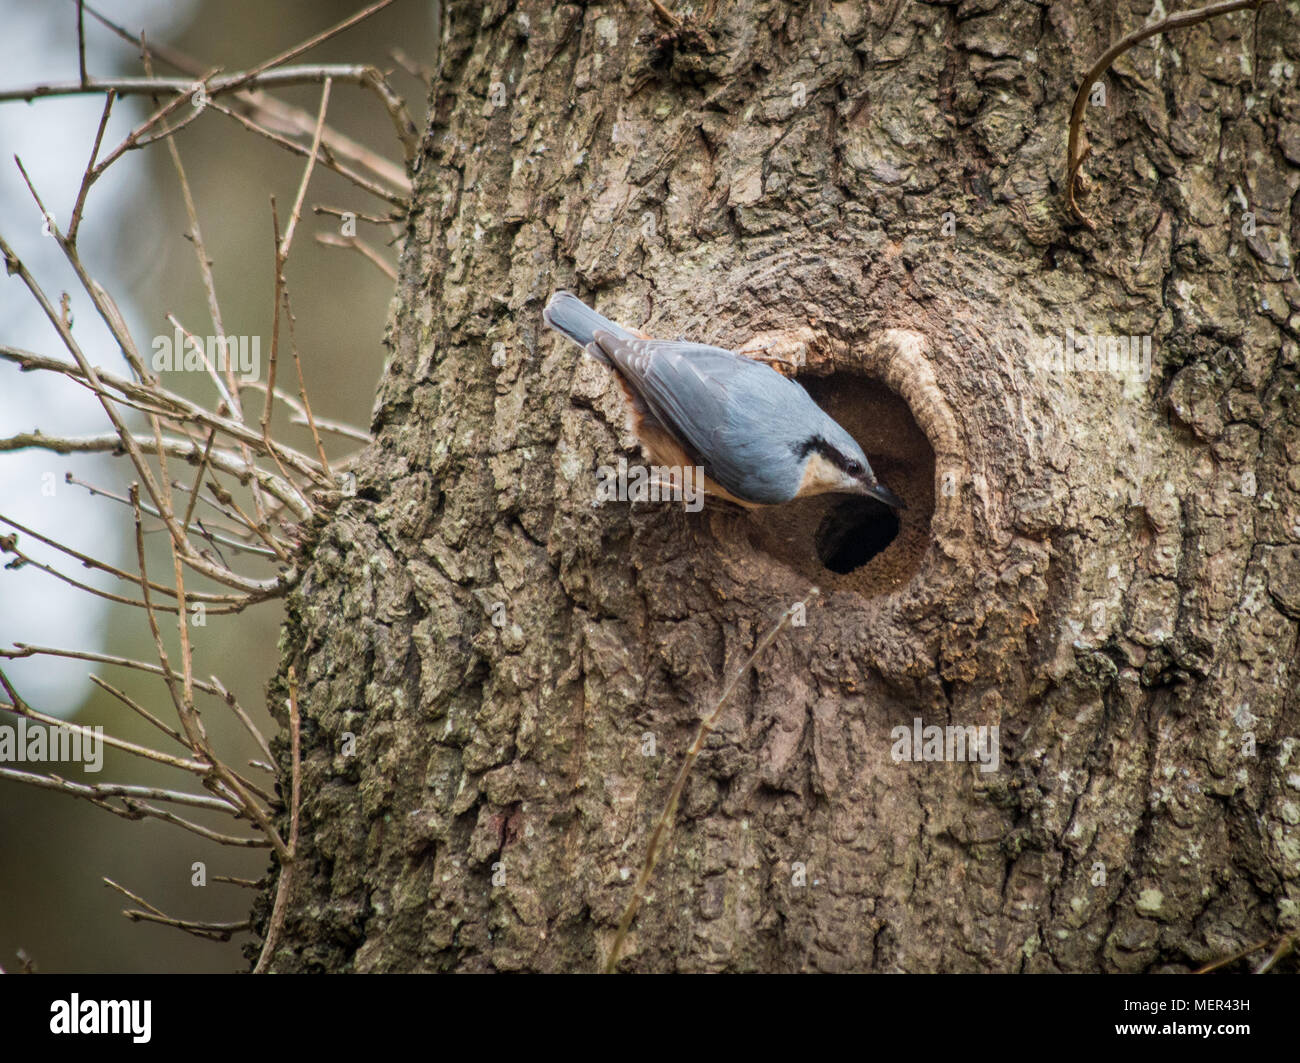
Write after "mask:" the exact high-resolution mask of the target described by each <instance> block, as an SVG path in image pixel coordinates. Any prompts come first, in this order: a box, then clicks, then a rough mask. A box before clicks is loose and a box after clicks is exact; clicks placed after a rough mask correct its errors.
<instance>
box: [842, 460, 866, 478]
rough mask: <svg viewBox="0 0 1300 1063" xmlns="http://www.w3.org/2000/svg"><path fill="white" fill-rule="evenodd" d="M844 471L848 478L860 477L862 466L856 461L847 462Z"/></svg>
mask: <svg viewBox="0 0 1300 1063" xmlns="http://www.w3.org/2000/svg"><path fill="white" fill-rule="evenodd" d="M844 471H845V472H847V473H848V474H849V475H850V476H861V475H862V464H861V463H860V462H856V461H849V462H847V463H846V464H845V466H844Z"/></svg>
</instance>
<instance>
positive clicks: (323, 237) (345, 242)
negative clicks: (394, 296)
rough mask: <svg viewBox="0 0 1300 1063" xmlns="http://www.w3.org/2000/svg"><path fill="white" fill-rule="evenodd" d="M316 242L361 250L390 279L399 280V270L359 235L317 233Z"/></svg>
mask: <svg viewBox="0 0 1300 1063" xmlns="http://www.w3.org/2000/svg"><path fill="white" fill-rule="evenodd" d="M316 242H317V243H319V244H325V245H326V246H327V247H350V248H351V249H352V250H353V251H357V252H359V253H360V254H361V255H363V256H365V257H366V258H368V259H369V260H370V261H371V262H372V263H374V265H375V266H376V267H377V268H378V270H379V272H380V273H382V274H383V275H384V276H385V277H387V278H388V279H389V280H390V281H395V280H397V270H396V269H395V268H394V267H393V266H392V265H391V264H389V262H388V261H386V260H385V258H384V256H383V255H381V254H380V253H379V252H378V251H376V250H375V249H374V248H373V247H371V246H370V245H369V244H368V243H366V242H365V241H364V240H362V239H360V238H359V237H356V236H339V235H338V234H337V233H317V234H316Z"/></svg>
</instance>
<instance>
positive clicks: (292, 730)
mask: <svg viewBox="0 0 1300 1063" xmlns="http://www.w3.org/2000/svg"><path fill="white" fill-rule="evenodd" d="M288 679H289V744H290V759H291V771H292V780H291V784H290V787H291V795H292V796H291V799H290V806H289V852H290V854H291V856H290V858H289V859H288V860H286V861H282V864H281V867H280V880H279V881H278V882H277V883H276V886H275V903H274V905H273V906H272V908H271V920H270V923H269V924H268V925H267V929H266V940H265V941H264V942H263V944H262V953H261V955H260V956H258V958H257V966H256V967H254V968H253V973H254V974H265V973H266V971H267V969H268V968H269V967H270V965H271V958H272V956H273V954H274V952H275V946H276V942H277V941H278V940H279V937H280V930H281V928H282V927H283V926H284V914H285V911H286V910H287V909H288V906H289V891H290V889H292V886H293V862H294V860H295V859H296V858H297V853H298V809H299V807H300V802H301V800H302V758H301V749H300V740H299V719H298V677H297V674H296V673H295V671H294V668H293V665H290V666H289V676H288Z"/></svg>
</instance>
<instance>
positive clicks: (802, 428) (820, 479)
mask: <svg viewBox="0 0 1300 1063" xmlns="http://www.w3.org/2000/svg"><path fill="white" fill-rule="evenodd" d="M542 319H543V320H544V321H545V322H546V323H547V324H548V325H549V326H550V327H551V328H553V329H555V330H556V331H557V332H561V333H563V334H564V335H565V336H567V337H569V339H571V340H573V342H574V343H576V344H578V345H579V346H580V347H582V348H583V349H584V350H585V351H586V352H587V353H588V354H589V355H591V356H592V357H593V358H595V359H596V360H597V361H600V362H603V363H604V364H605V365H607V366H610V367H611V368H612V369H613V370H614V372H615V373H616V374H617V376H618V382H619V383H620V384H621V385H622V387H623V392H624V394H625V395H626V396H627V401H628V403H629V405H630V406H631V407H632V412H633V415H634V419H635V427H636V434H637V438H638V439H639V440H640V442H641V446H642V447H643V449H644V450H645V451H646V453H647V455H648V456H649V458H650V460H651V461H652V462H654V463H655V464H659V465H667V466H670V467H673V468H687V467H691V466H697V465H698V466H701V467H703V469H704V473H705V482H704V485H703V486H704V490H706V491H707V492H709V493H711V494H715V495H719V496H721V497H723V498H726V499H729V500H730V501H732V502H737V503H739V504H740V505H742V506H746V507H753V506H765V505H767V506H770V505H777V504H779V503H781V502H789V501H790V500H791V499H794V498H803V497H806V496H808V495H820V494H825V493H827V492H831V491H842V492H845V493H848V494H855V495H866V497H868V498H874V499H877V500H879V501H881V502H884V503H885V504H886V505H888V506H894V507H895V508H899V509H901V508H903V500H902V499H901V498H899V497H898V496H897V495H896V494H894V493H893V492H892V491H890V490H889V488H887V487H885V486H883V485H882V484H880V483H879V482H878V481H877V480H876V476H875V474H874V473H873V472H872V471H871V464H870V462H868V461H867V456H866V454H864V453H863V452H862V448H861V447H860V446H858V443H857V441H856V440H855V439H854V438H853V437H852V436H851V435H849V433H848V432H846V431H845V430H844V429H843V428H841V427H840V426H839V425H838V424H836V423H835V421H833V420H832V419H831V418H830V417H829V416H828V415H827V413H826V412H825V411H824V410H823V409H822V408H821V407H820V406H818V405H817V403H815V402H813V400H812V398H811V397H810V396H809V394H808V392H806V391H805V390H804V389H803V388H802V387H801V386H800V385H799V384H798V383H796V382H795V381H793V380H790V379H789V378H787V377H784V376H782V375H781V374H780V373H778V372H777V371H776V370H775V369H772V368H771V367H770V366H766V365H764V364H763V363H762V362H757V361H754V360H753V359H751V358H745V357H743V356H742V355H739V354H736V353H735V352H733V351H728V350H726V349H724V348H722V347H707V346H705V345H704V344H700V343H686V342H684V341H677V342H672V341H668V340H654V339H650V338H649V337H648V336H644V335H641V334H638V333H635V332H632V331H631V330H630V329H626V328H623V326H621V325H616V324H615V323H614V322H612V321H610V320H609V319H608V318H606V317H602V316H601V315H600V314H598V313H596V311H594V310H593V309H591V307H589V306H587V305H586V304H585V303H583V302H582V300H580V299H578V298H577V297H576V296H574V295H571V294H570V293H569V292H556V293H555V294H554V295H552V296H551V301H550V302H549V303H547V304H546V309H545V310H543V311H542Z"/></svg>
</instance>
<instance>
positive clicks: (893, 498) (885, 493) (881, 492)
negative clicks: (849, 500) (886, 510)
mask: <svg viewBox="0 0 1300 1063" xmlns="http://www.w3.org/2000/svg"><path fill="white" fill-rule="evenodd" d="M861 490H862V493H863V494H864V495H866V496H867V497H868V498H874V499H875V500H876V501H877V502H883V503H885V505H887V506H891V507H893V508H894V509H906V508H907V503H906V502H904V501H903V500H902V499H901V498H899V497H898V496H897V495H896V494H894V492H893V491H891V490H890V489H889V488H888V487H886V486H885V485H884V484H863V485H862V488H861Z"/></svg>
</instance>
